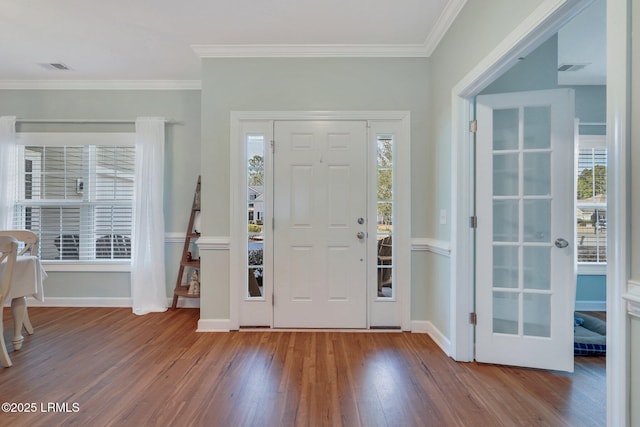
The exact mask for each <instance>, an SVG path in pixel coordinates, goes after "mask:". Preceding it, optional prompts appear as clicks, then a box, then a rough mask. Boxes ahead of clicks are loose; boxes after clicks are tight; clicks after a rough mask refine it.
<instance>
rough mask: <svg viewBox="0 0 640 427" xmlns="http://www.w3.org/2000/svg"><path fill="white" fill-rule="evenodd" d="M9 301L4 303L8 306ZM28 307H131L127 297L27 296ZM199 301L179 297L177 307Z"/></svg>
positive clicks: (171, 300) (188, 306)
mask: <svg viewBox="0 0 640 427" xmlns="http://www.w3.org/2000/svg"><path fill="white" fill-rule="evenodd" d="M172 302H173V298H172V297H171V298H167V307H171V303H172ZM10 306H11V301H7V302H6V303H5V307H10ZM27 306H29V307H132V303H131V298H128V297H115V298H112V297H46V298H45V300H44V302H42V301H38V300H37V299H33V298H28V299H27ZM199 307H200V301H199V300H198V299H196V298H180V299H179V300H178V308H199Z"/></svg>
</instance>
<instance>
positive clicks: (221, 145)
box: [201, 58, 433, 319]
mask: <svg viewBox="0 0 640 427" xmlns="http://www.w3.org/2000/svg"><path fill="white" fill-rule="evenodd" d="M202 76H203V77H202V117H203V121H202V160H201V161H202V173H203V189H202V203H203V205H202V208H203V212H206V214H204V215H205V216H204V217H203V220H202V226H203V234H204V235H206V236H229V233H230V231H229V222H230V221H229V215H230V214H229V197H230V195H229V132H230V129H229V113H230V111H233V110H238V111H243V110H244V111H249V110H263V111H265V110H266V111H268V110H281V111H282V110H284V111H291V110H293V111H295V110H298V111H308V110H311V111H334V110H344V111H346V110H353V111H355V110H409V111H411V137H412V138H411V143H412V147H411V156H412V164H411V168H412V182H413V187H412V195H413V197H412V199H413V200H412V218H413V221H412V229H413V232H412V234H413V236H414V237H415V236H424V235H425V234H424V233H425V226H424V223H425V221H427V219H426V213H427V205H426V203H425V198H427V196H426V194H427V193H428V192H429V191H430V189H431V188H432V182H433V181H432V180H431V179H430V176H431V175H430V173H431V172H430V171H429V168H428V167H427V162H428V161H427V160H426V159H428V158H429V157H430V148H429V145H428V141H427V140H428V138H427V136H428V134H427V132H428V128H427V122H428V118H429V110H428V99H429V93H428V81H429V60H428V59H424V58H408V59H407V58H385V59H378V58H355V59H354V58H345V59H338V58H308V59H266V58H261V59H206V60H204V61H203V72H202ZM420 233H422V234H420ZM206 252H207V253H206V254H205V253H203V254H202V256H203V261H204V262H203V271H202V273H203V274H202V281H203V283H202V298H201V317H202V318H205V319H224V318H228V316H229V294H228V290H229V281H228V273H229V263H228V259H227V258H228V254H227V253H226V252H225V251H206ZM207 277H209V279H208V278H207ZM413 286H414V288H415V287H419V286H423V282H422V281H416V282H414V284H413ZM416 311H417V312H424V311H425V310H424V303H423V307H422V308H420V307H418V308H417V309H416Z"/></svg>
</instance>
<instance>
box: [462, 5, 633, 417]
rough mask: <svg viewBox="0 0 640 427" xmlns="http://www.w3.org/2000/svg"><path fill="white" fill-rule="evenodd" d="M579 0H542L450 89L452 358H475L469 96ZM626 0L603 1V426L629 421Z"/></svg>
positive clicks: (557, 24) (551, 30) (574, 10)
mask: <svg viewBox="0 0 640 427" xmlns="http://www.w3.org/2000/svg"><path fill="white" fill-rule="evenodd" d="M590 3H591V2H590V1H584V0H546V1H544V2H542V4H541V5H540V6H539V7H538V8H537V9H536V10H535V11H534V12H533V13H532V14H531V15H530V16H529V17H528V18H527V19H526V20H525V21H523V22H522V23H521V24H520V25H519V26H518V27H517V28H516V29H515V30H514V31H513V32H512V33H511V34H510V35H509V36H508V37H507V38H505V39H504V40H503V41H502V42H501V43H500V44H499V45H498V46H496V48H495V49H494V50H493V51H492V52H491V53H489V55H487V56H486V57H485V58H484V59H483V60H482V61H481V62H480V63H479V64H477V65H476V67H475V68H473V69H472V70H471V71H470V72H469V73H468V74H467V75H466V76H465V77H464V78H463V79H462V80H461V81H460V82H458V84H457V85H456V86H455V87H454V88H453V90H452V104H451V105H452V111H451V113H452V131H453V135H452V141H454V143H453V144H451V147H452V148H451V150H452V153H451V161H452V164H451V188H452V189H453V194H454V197H453V198H452V201H451V215H452V221H453V224H454V226H453V227H452V230H451V242H452V247H453V250H452V253H451V259H450V261H451V264H450V266H451V268H450V271H451V286H450V289H451V294H450V301H451V310H450V312H451V318H450V325H451V340H450V342H451V349H450V354H451V356H452V357H453V358H454V359H455V360H458V361H471V360H473V357H474V350H473V349H474V342H473V336H474V330H473V326H472V325H470V324H469V321H468V319H469V313H470V312H472V311H473V308H474V289H473V233H472V230H471V229H470V228H469V216H470V215H471V214H472V206H473V192H472V189H473V178H474V174H475V171H474V170H473V168H472V166H473V162H472V158H471V155H472V151H471V142H472V141H471V134H470V133H469V131H468V129H469V121H470V120H471V118H472V117H473V104H472V99H473V97H474V96H475V95H477V94H478V93H480V92H481V91H482V89H484V88H485V87H487V86H488V85H489V84H490V83H492V82H493V81H495V80H496V79H497V78H498V77H499V76H500V75H502V74H503V73H504V72H505V71H507V70H508V69H510V68H511V67H512V66H513V65H515V64H516V63H517V61H518V58H519V57H521V56H526V55H527V54H528V53H530V52H532V51H533V50H534V49H535V48H536V47H538V46H539V45H540V44H541V43H542V42H543V41H545V40H546V39H548V38H549V37H550V36H551V35H553V34H555V33H556V32H557V31H558V30H559V29H560V28H561V27H562V26H563V25H564V24H566V22H568V20H570V19H571V18H572V17H574V16H575V15H577V14H578V13H580V12H581V11H582V10H583V9H584V8H586V7H587V6H589V4H590ZM630 7H631V0H607V134H608V135H607V148H608V153H609V155H608V158H609V167H608V168H607V169H608V177H607V185H608V189H609V191H608V192H607V193H608V194H609V196H608V212H607V214H608V215H609V217H610V218H611V226H610V227H609V228H608V229H607V232H608V233H609V239H608V240H607V242H608V243H607V245H608V247H607V253H608V254H609V255H610V256H609V257H608V259H609V262H608V265H607V341H608V342H607V424H608V425H627V424H628V421H629V406H628V405H629V391H628V376H629V375H628V374H629V356H628V353H629V351H628V346H627V341H626V337H627V332H628V331H627V329H628V321H627V318H626V317H627V316H626V304H625V301H624V299H623V298H622V295H623V294H624V293H625V292H626V287H627V281H628V279H629V273H628V271H629V270H628V263H629V261H628V257H629V251H628V247H627V235H628V233H629V230H628V227H629V225H628V221H629V220H628V210H629V207H630V204H629V203H630V202H629V178H628V176H629V171H628V169H627V166H626V161H625V159H627V158H629V157H628V155H629V153H630V119H629V103H630V96H631V95H630V93H631V92H630V88H629V85H630V83H629V76H630V58H629V53H628V52H629V46H630V27H629V21H628V18H629V14H630V12H629V10H630Z"/></svg>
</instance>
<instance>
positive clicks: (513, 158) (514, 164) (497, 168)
mask: <svg viewBox="0 0 640 427" xmlns="http://www.w3.org/2000/svg"><path fill="white" fill-rule="evenodd" d="M518 161H519V160H518V154H517V153H516V154H495V155H494V156H493V195H494V196H514V195H517V194H518V182H519V176H518V175H519V174H518V170H519V168H518Z"/></svg>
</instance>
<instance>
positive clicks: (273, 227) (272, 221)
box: [271, 218, 276, 230]
mask: <svg viewBox="0 0 640 427" xmlns="http://www.w3.org/2000/svg"><path fill="white" fill-rule="evenodd" d="M271 229H272V230H275V229H276V219H275V218H271Z"/></svg>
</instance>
